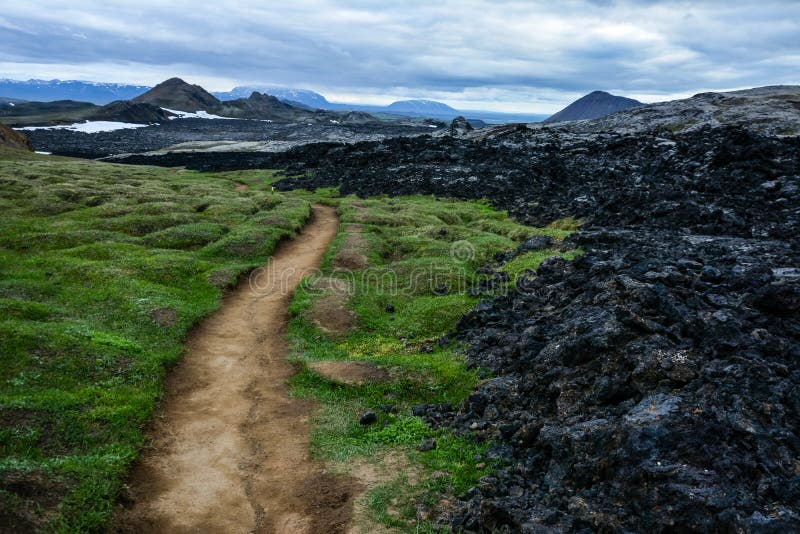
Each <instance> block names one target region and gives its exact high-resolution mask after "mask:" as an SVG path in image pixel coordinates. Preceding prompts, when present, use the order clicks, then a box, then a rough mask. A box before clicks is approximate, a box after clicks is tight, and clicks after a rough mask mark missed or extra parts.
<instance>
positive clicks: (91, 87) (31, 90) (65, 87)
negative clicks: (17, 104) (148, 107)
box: [0, 79, 150, 105]
mask: <svg viewBox="0 0 800 534" xmlns="http://www.w3.org/2000/svg"><path fill="white" fill-rule="evenodd" d="M148 89H150V88H149V87H147V86H145V85H129V84H123V83H101V82H82V81H75V80H27V81H19V80H8V79H0V96H2V97H6V98H13V99H19V100H34V101H37V102H50V101H53V100H77V101H80V102H91V103H92V104H101V105H102V104H108V103H109V102H113V101H114V100H130V99H131V98H134V97H135V96H137V95H140V94H142V93H144V92H145V91H147V90H148Z"/></svg>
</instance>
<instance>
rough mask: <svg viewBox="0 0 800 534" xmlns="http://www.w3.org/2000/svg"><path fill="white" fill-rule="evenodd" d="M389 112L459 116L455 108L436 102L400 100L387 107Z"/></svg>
mask: <svg viewBox="0 0 800 534" xmlns="http://www.w3.org/2000/svg"><path fill="white" fill-rule="evenodd" d="M386 109H387V111H398V112H404V113H418V114H420V115H429V114H434V115H442V114H447V115H449V114H458V111H456V110H455V109H454V108H451V107H450V106H448V105H447V104H443V103H441V102H436V101H435V100H398V101H397V102H392V103H391V104H389V105H388V106H387V107H386Z"/></svg>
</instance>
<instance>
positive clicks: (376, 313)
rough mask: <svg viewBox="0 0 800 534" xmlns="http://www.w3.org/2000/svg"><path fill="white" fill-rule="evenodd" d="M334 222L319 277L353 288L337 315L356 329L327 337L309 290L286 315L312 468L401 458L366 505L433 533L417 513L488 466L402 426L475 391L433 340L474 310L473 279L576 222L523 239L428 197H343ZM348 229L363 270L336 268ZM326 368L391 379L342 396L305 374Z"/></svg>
mask: <svg viewBox="0 0 800 534" xmlns="http://www.w3.org/2000/svg"><path fill="white" fill-rule="evenodd" d="M339 211H340V213H341V217H342V223H343V224H342V225H341V230H340V235H339V236H338V237H337V239H335V240H334V242H333V244H332V246H331V248H330V250H329V251H328V255H327V258H326V261H325V262H324V265H323V271H324V272H323V274H324V275H325V276H333V277H337V278H341V279H343V280H346V285H347V286H348V287H350V289H351V291H350V298H349V302H347V304H346V306H347V307H348V308H349V309H350V310H352V312H354V313H355V316H356V321H355V322H356V326H355V328H354V329H352V330H351V331H350V332H348V333H347V334H346V335H332V334H326V333H324V332H323V331H322V330H321V329H320V328H318V325H316V324H314V322H313V321H311V320H310V314H309V313H308V312H309V310H310V309H311V307H312V306H313V304H314V302H315V299H318V298H320V295H321V293H320V292H319V291H318V290H317V289H316V285H315V281H314V280H311V279H309V280H307V281H306V283H304V284H303V285H302V286H301V287H300V289H299V290H298V291H297V293H296V294H295V297H294V299H293V302H292V304H291V306H290V312H291V313H292V314H293V317H294V318H293V319H292V321H291V323H290V331H289V335H290V340H291V342H292V346H293V349H292V357H293V358H294V359H295V361H297V362H298V364H299V365H300V366H301V370H300V372H299V373H298V374H297V375H296V376H295V377H294V378H293V379H292V381H291V386H292V391H293V394H294V395H297V396H300V397H312V398H315V399H317V400H318V401H320V403H321V405H322V406H321V409H320V411H319V413H318V416H317V418H316V421H315V423H316V427H315V430H314V434H313V442H312V447H313V450H312V452H313V454H315V455H316V456H317V457H320V458H324V459H327V460H332V461H334V462H339V463H340V464H341V465H345V464H346V463H347V462H350V461H352V460H359V459H360V460H361V461H367V462H381V461H382V459H384V458H396V457H397V455H398V454H400V455H403V456H404V457H406V458H407V459H408V462H409V468H408V469H404V470H403V472H402V473H396V478H392V479H391V480H386V481H385V483H383V484H381V485H379V486H378V487H376V488H374V489H373V490H371V491H370V492H369V494H368V495H366V496H365V501H366V508H367V509H368V510H369V513H370V515H371V520H373V521H378V522H380V523H382V524H383V525H384V526H387V527H394V528H399V529H400V530H403V531H417V529H419V530H418V531H419V532H428V531H432V529H433V527H432V526H431V525H429V524H427V523H426V522H425V520H424V518H421V517H420V516H419V511H420V510H422V509H425V508H432V507H433V506H435V505H436V503H437V502H438V500H439V498H440V497H441V496H442V494H451V495H460V494H462V493H463V492H464V491H466V490H467V489H468V488H469V487H470V486H471V485H473V484H474V483H475V482H476V481H477V479H478V478H479V477H480V476H482V475H484V474H486V473H487V472H489V471H490V470H491V466H492V465H493V461H492V460H491V459H487V458H485V457H484V452H485V451H486V446H485V445H480V444H476V443H472V442H469V441H466V440H465V439H464V438H460V437H455V436H453V435H451V434H449V433H448V432H445V431H440V430H433V429H431V428H430V427H428V425H427V424H426V423H425V422H424V421H423V420H422V419H421V418H419V417H415V416H413V415H411V407H412V406H414V405H421V404H430V403H438V404H441V403H451V404H453V405H456V404H458V403H460V402H462V401H463V399H464V398H465V397H466V395H467V394H468V392H469V391H470V390H471V389H472V388H473V387H474V386H475V384H476V383H477V382H478V380H479V370H475V369H467V367H466V365H465V362H464V359H463V357H462V355H461V354H460V347H458V346H456V345H455V344H453V343H450V342H440V341H439V340H440V339H442V337H443V336H445V335H446V334H447V333H448V332H449V331H451V330H452V329H453V327H454V325H455V323H456V321H457V320H458V318H459V317H460V316H461V315H462V314H463V313H464V312H466V311H467V310H469V309H470V308H471V307H473V306H474V305H475V304H476V302H477V297H476V296H473V295H472V294H471V292H470V291H469V290H470V289H471V288H472V287H473V286H474V284H475V282H476V281H478V279H479V278H480V277H481V275H480V274H479V273H478V272H477V270H478V268H480V267H482V266H484V265H486V264H487V262H489V261H490V260H491V259H492V258H493V256H494V255H495V254H496V253H499V252H505V251H507V250H509V249H513V248H514V247H515V246H516V245H517V243H518V242H519V241H522V240H524V239H525V238H527V237H530V236H533V235H538V234H544V235H549V236H551V237H553V238H555V239H562V238H563V237H565V236H566V235H568V234H569V233H570V231H571V230H572V229H574V228H575V226H576V225H577V224H578V222H577V221H574V220H569V221H568V220H564V221H561V222H560V223H559V224H555V225H553V226H552V227H549V228H544V229H538V228H531V227H527V226H523V225H520V224H518V223H516V222H514V221H512V220H511V219H509V218H508V216H507V215H506V214H505V213H503V212H499V211H496V210H494V209H492V208H490V207H489V206H488V205H486V204H485V203H482V202H477V201H473V202H463V201H448V200H436V199H434V198H432V197H400V198H392V199H387V198H373V199H368V200H357V199H354V198H352V197H347V198H343V199H341V200H340V201H339ZM349 224H357V225H361V229H362V235H363V238H364V240H366V242H367V243H368V249H367V250H366V251H365V252H364V253H365V255H366V256H367V257H368V262H369V268H367V269H366V270H363V271H356V272H346V271H342V270H340V269H337V268H336V265H335V258H336V255H337V254H338V253H339V251H340V250H341V248H342V247H345V246H346V244H347V242H348V240H347V239H346V238H345V236H344V233H345V231H346V230H345V228H346V227H347V225H349ZM555 254H557V252H556V251H554V250H547V251H540V252H534V253H530V254H526V255H523V256H520V257H518V258H517V259H516V260H514V262H512V263H511V264H509V265H507V266H505V267H503V268H504V269H509V270H510V271H512V270H513V272H514V275H516V274H521V273H522V272H523V271H524V268H535V266H536V265H538V263H539V262H541V261H542V260H543V259H544V258H546V257H548V256H552V255H555ZM510 274H511V273H510ZM325 360H356V361H359V362H369V363H371V364H374V365H377V366H381V367H383V368H386V369H388V376H389V379H388V380H374V381H367V382H366V383H363V384H361V385H348V384H344V383H339V382H335V381H333V380H330V379H328V378H326V377H324V376H321V375H320V374H317V373H315V372H314V371H313V370H312V368H311V367H309V366H308V365H307V364H309V363H312V362H317V361H325ZM387 405H390V406H391V408H390V407H389V406H387ZM368 410H372V411H375V412H376V414H377V421H376V423H375V424H373V425H371V426H363V425H361V424H359V415H360V414H362V413H363V412H365V411H368ZM427 439H435V440H436V444H437V445H436V448H435V449H433V450H431V451H428V452H419V451H417V447H418V446H419V445H420V444H421V443H423V442H424V441H425V440H427ZM410 473H418V476H410Z"/></svg>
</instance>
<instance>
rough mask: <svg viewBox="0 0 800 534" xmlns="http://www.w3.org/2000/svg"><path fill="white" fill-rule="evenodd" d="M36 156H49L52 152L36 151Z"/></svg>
mask: <svg viewBox="0 0 800 534" xmlns="http://www.w3.org/2000/svg"><path fill="white" fill-rule="evenodd" d="M36 153H37V154H42V155H43V156H50V155H51V154H52V152H42V151H41V150H37V151H36Z"/></svg>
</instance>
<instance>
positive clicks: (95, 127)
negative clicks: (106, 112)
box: [17, 121, 149, 133]
mask: <svg viewBox="0 0 800 534" xmlns="http://www.w3.org/2000/svg"><path fill="white" fill-rule="evenodd" d="M145 126H149V124H134V123H131V122H112V121H92V122H76V123H75V124H61V125H58V126H26V127H24V128H17V129H18V130H71V131H73V132H83V133H99V132H113V131H114V130H125V129H128V128H144V127H145Z"/></svg>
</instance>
